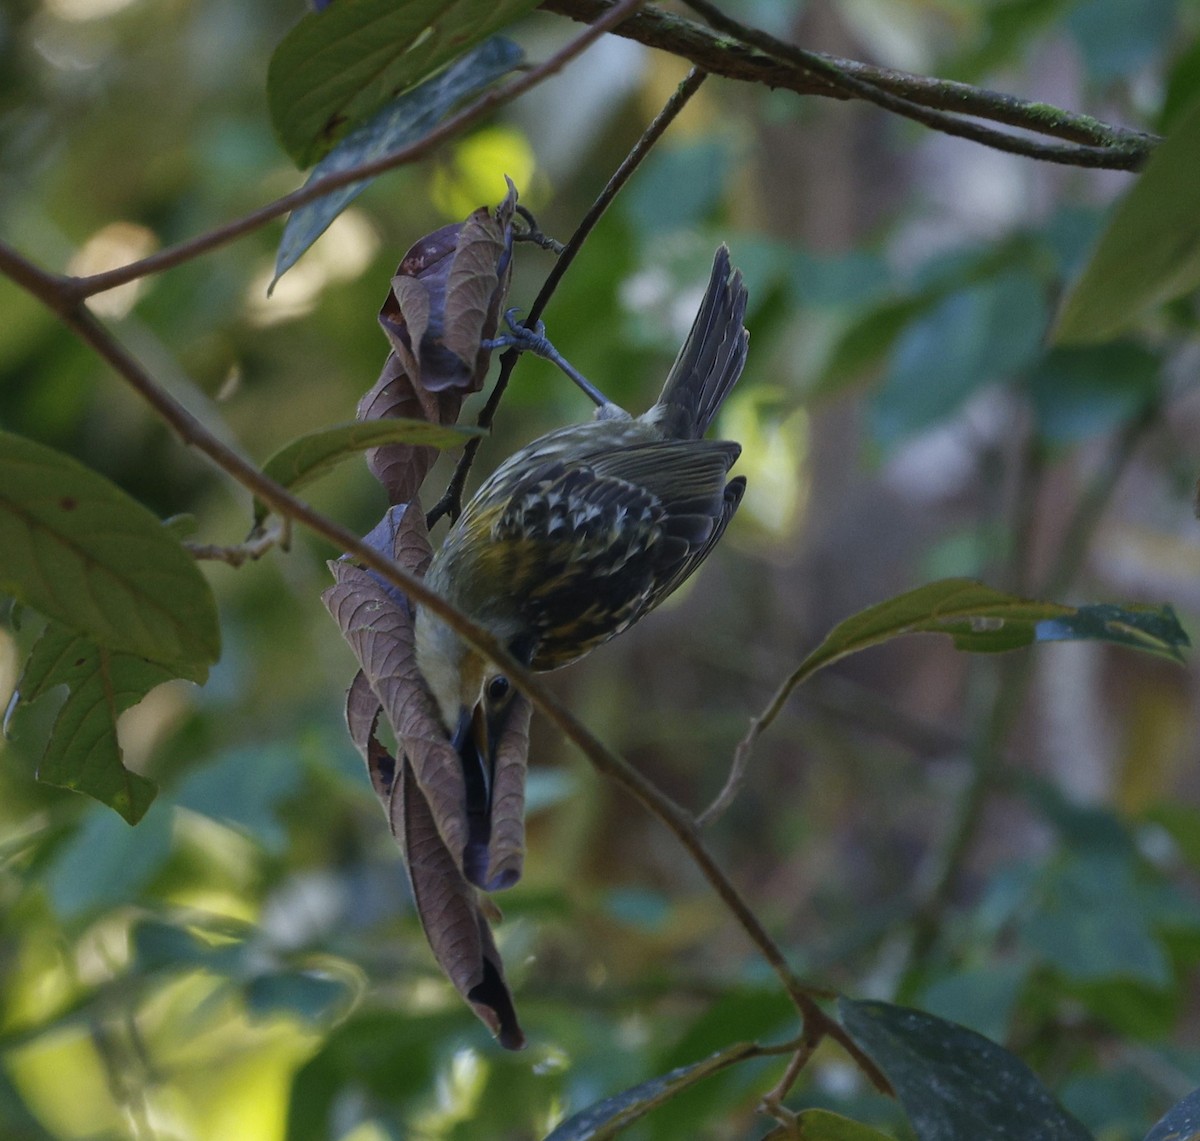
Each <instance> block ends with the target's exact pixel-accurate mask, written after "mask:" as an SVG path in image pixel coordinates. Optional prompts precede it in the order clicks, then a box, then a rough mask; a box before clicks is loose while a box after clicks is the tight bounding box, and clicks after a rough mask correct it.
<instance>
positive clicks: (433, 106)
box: [268, 36, 522, 292]
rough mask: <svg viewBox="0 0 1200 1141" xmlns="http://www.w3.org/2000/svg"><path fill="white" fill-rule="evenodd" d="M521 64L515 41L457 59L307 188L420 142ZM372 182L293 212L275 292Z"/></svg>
mask: <svg viewBox="0 0 1200 1141" xmlns="http://www.w3.org/2000/svg"><path fill="white" fill-rule="evenodd" d="M521 59H522V52H521V49H520V48H519V47H518V46H517V45H516V44H514V43H513V42H512V41H511V40H506V39H503V38H502V37H500V36H494V37H492V38H491V39H489V40H487V41H486V42H484V43H482V44H480V45H479V46H478V47H477V48H475V49H474V50H473V51H470V52H468V53H467V54H466V55H464V56H462V57H461V58H460V59H456V60H455V61H454V62H453V63H451V64H450V65H449V67H447V68H446V69H445V71H442V72H440V73H439V74H438V75H435V76H434V77H433V78H432V79H429V80H427V81H426V82H424V83H422V84H421V85H420V86H419V87H416V88H414V89H413V90H412V91H409V92H408V93H406V94H404V95H402V96H400V98H398V99H396V100H394V101H393V102H391V103H389V104H388V105H387V106H385V107H384V108H382V109H381V110H380V111H379V112H378V114H376V115H375V116H374V117H373V118H372V119H371V120H370V122H368V123H365V124H364V125H363V126H361V127H359V128H358V130H356V131H354V132H352V133H351V134H349V135H347V136H346V138H344V139H343V140H342V141H341V142H340V143H338V144H337V146H336V147H334V148H333V150H332V151H330V153H329V154H327V155H326V156H325V157H324V158H323V159H322V160H321V161H320V162H319V163H318V164H317V165H316V166H315V167H314V168H313V172H312V174H311V175H310V176H309V178H308V182H313V181H316V180H319V179H321V178H325V177H326V176H328V175H331V174H337V173H339V172H341V171H343V170H350V169H352V168H353V167H357V166H361V165H362V164H363V163H365V162H371V161H373V160H375V159H380V158H384V157H385V156H387V155H389V154H392V153H394V152H395V151H399V150H402V149H403V148H404V147H406V146H409V145H410V144H412V143H415V142H417V141H419V140H420V139H421V138H423V137H424V136H425V135H427V134H428V133H429V132H430V131H431V130H433V128H434V127H435V126H437V124H438V122H439V121H440V120H441V119H442V118H444V117H445V116H446V114H447V113H448V112H450V111H451V110H452V109H453V108H454V107H455V106H456V105H457V104H459V103H460V102H462V101H463V100H464V99H465V98H467V97H468V96H470V95H474V94H475V93H476V92H479V91H481V90H482V89H483V88H485V87H487V86H488V85H489V84H490V83H492V82H493V81H495V80H496V79H499V78H500V76H502V75H504V74H505V72H507V71H510V70H511V69H512V68H514V67H516V66H517V65H518V64H519V63H520V62H521ZM371 181H372V180H371V179H364V180H362V181H361V182H354V183H351V184H350V185H349V186H343V187H341V188H339V189H337V190H331V191H330V192H329V193H328V194H326V195H325V196H324V197H322V198H318V199H317V200H316V201H315V202H310V203H308V205H306V206H301V207H299V208H298V209H296V210H293V211H292V213H291V214H290V215H289V216H288V220H287V225H285V226H284V229H283V237H282V238H281V239H280V242H279V253H278V255H277V256H276V259H275V278H274V280H273V281H272V282H271V288H272V289H273V288H274V287H275V282H277V281H278V280H279V279H280V278H281V277H282V276H283V275H284V274H285V273H286V272H287V271H288V270H289V269H290V268H291V267H292V266H293V265H295V264H296V262H297V261H298V260H299V259H300V257H301V255H302V254H304V252H305V251H306V250H307V249H308V248H309V247H310V246H311V245H312V244H313V242H315V241H316V240H317V238H319V237H320V236H321V235H322V234H323V233H324V232H325V230H326V228H327V227H328V226H329V223H330V222H332V221H333V220H334V218H336V217H337V216H338V215H339V214H340V213H341V212H342V211H343V210H344V209H345V208H346V207H347V206H348V205H349V204H350V203H351V202H353V201H354V199H355V198H357V197H358V196H359V195H360V194H361V193H362V192H363V191H364V190H365V189H366V188H367V186H369V185H370V183H371ZM305 185H308V183H305ZM268 292H269V290H268Z"/></svg>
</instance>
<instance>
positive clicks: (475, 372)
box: [358, 182, 517, 504]
mask: <svg viewBox="0 0 1200 1141" xmlns="http://www.w3.org/2000/svg"><path fill="white" fill-rule="evenodd" d="M516 200H517V195H516V189H515V188H514V187H513V186H512V183H511V182H510V183H509V193H508V195H507V197H506V198H505V199H504V201H503V202H501V203H500V205H499V206H498V207H497V208H496V210H495V212H494V213H492V212H490V211H489V210H488V209H487V208H486V207H483V206H481V207H479V209H477V210H475V211H474V212H473V213H472V214H471V215H470V217H468V218H467V219H466V221H465V222H456V223H454V224H452V225H449V226H443V227H442V228H441V229H440V230H435V231H434V232H433V233H432V234H427V235H426V236H425V237H423V238H422V239H421V240H420V241H418V242H416V243H415V244H414V245H413V246H412V248H411V249H409V251H408V252H407V253H406V254H405V255H404V257H403V258H402V259H401V262H400V265H399V267H398V268H397V270H396V275H395V277H393V278H392V287H391V290H390V292H389V293H388V296H387V298H386V299H385V300H384V303H383V306H382V307H381V308H380V310H379V323H380V325H381V326H382V328H383V331H384V333H385V334H386V336H387V338H388V341H389V342H390V344H391V346H392V352H391V354H390V355H389V356H388V358H387V361H386V362H385V363H384V367H383V371H382V373H381V375H380V377H379V380H378V381H377V382H376V383H375V385H374V387H372V388H371V390H370V391H369V392H368V393H367V394H366V395H365V396H364V397H363V399H362V400H361V401H360V402H359V406H358V418H359V419H360V420H375V419H381V418H383V417H390V416H406V417H413V418H420V419H425V420H429V421H432V422H434V423H438V424H452V423H454V422H455V421H456V420H457V419H458V414H459V412H460V410H461V408H462V401H463V398H464V397H465V396H467V395H468V394H470V393H472V392H478V391H479V389H480V387H482V385H483V378H484V376H486V374H487V370H488V365H489V363H490V361H491V350H490V349H488V348H485V347H484V343H485V342H486V341H488V340H490V339H491V338H492V337H494V336H495V334H496V330H497V327H498V325H499V320H500V310H501V307H502V305H503V303H504V297H505V295H506V294H507V292H508V282H509V277H510V275H511V269H512V218H513V213H514V210H515V208H516ZM436 458H437V453H436V452H435V451H433V450H432V449H430V448H414V447H411V446H409V445H403V444H401V445H386V446H383V447H380V448H375V449H373V450H371V451H369V452H368V453H367V463H368V465H369V467H370V469H371V472H372V474H374V476H375V477H376V479H378V480H379V481H380V483H382V484H383V486H384V488H385V489H386V491H387V493H388V498H389V500H390V502H392V503H393V504H396V503H407V502H409V501H410V500H411V499H412V498H413V497H414V496H415V495H416V493H417V491H418V490H419V488H420V486H421V483H422V482H423V481H424V479H425V476H426V475H427V474H428V472H429V469H430V468H431V467H432V466H433V462H434V460H435V459H436Z"/></svg>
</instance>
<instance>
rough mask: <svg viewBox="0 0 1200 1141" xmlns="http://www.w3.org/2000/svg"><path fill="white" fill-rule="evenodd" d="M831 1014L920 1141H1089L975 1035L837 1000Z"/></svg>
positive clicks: (874, 1005)
mask: <svg viewBox="0 0 1200 1141" xmlns="http://www.w3.org/2000/svg"><path fill="white" fill-rule="evenodd" d="M838 1009H839V1011H840V1014H841V1019H842V1024H843V1025H844V1026H845V1027H846V1029H847V1031H849V1033H850V1036H851V1037H852V1038H853V1039H854V1041H855V1042H857V1043H858V1045H859V1046H860V1047H861V1048H862V1049H863V1050H864V1051H866V1053H867V1054H868V1055H869V1056H870V1058H871V1059H872V1061H874V1062H875V1064H876V1065H878V1066H879V1068H880V1069H881V1070H883V1072H884V1074H885V1075H886V1076H887V1079H888V1081H889V1082H891V1083H892V1086H893V1088H894V1089H895V1091H896V1096H897V1097H898V1098H899V1099H900V1104H901V1105H903V1106H904V1112H905V1113H906V1114H907V1115H908V1120H909V1122H910V1123H911V1124H912V1127H913V1130H914V1131H915V1133H916V1135H917V1137H918V1138H919V1139H920V1141H963V1138H968V1137H969V1138H976V1139H978V1141H984V1139H985V1138H986V1139H990V1138H996V1139H1000V1138H1013V1141H1017V1139H1018V1138H1019V1139H1020V1141H1025V1139H1026V1138H1034V1137H1036V1138H1037V1139H1038V1141H1092V1139H1091V1136H1090V1134H1089V1133H1088V1131H1087V1130H1086V1129H1084V1127H1083V1126H1082V1125H1081V1124H1080V1123H1079V1121H1077V1120H1076V1119H1075V1118H1074V1117H1072V1116H1071V1115H1070V1114H1069V1113H1067V1111H1066V1110H1065V1109H1063V1107H1062V1106H1061V1105H1059V1103H1058V1102H1057V1101H1055V1099H1054V1097H1053V1096H1052V1095H1051V1094H1050V1092H1049V1091H1048V1090H1047V1089H1046V1088H1045V1086H1043V1085H1042V1084H1041V1082H1039V1081H1038V1079H1037V1078H1036V1077H1035V1076H1034V1074H1033V1073H1032V1071H1030V1069H1029V1067H1028V1066H1026V1065H1025V1063H1024V1062H1022V1061H1021V1060H1020V1058H1017V1057H1016V1056H1015V1055H1013V1054H1010V1053H1009V1052H1008V1051H1007V1050H1005V1049H1004V1048H1003V1047H1001V1046H997V1045H996V1043H995V1042H990V1041H988V1039H986V1038H984V1037H983V1036H982V1035H980V1034H976V1033H975V1031H973V1030H967V1029H966V1028H965V1027H963V1026H956V1025H955V1024H954V1023H953V1022H945V1021H943V1020H942V1019H940V1018H934V1017H933V1015H931V1014H924V1013H922V1012H921V1011H919V1010H908V1009H905V1008H904V1007H900V1006H892V1005H890V1004H889V1003H886V1002H854V1001H852V1000H851V999H847V998H841V999H839V1000H838Z"/></svg>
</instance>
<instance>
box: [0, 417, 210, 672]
mask: <svg viewBox="0 0 1200 1141" xmlns="http://www.w3.org/2000/svg"><path fill="white" fill-rule="evenodd" d="M0 552H2V554H0V594H9V595H11V596H12V597H14V598H16V599H19V600H20V601H21V602H23V603H25V604H26V605H27V606H30V607H32V608H33V609H34V610H38V611H40V612H41V613H42V614H45V615H46V616H47V617H48V618H51V619H53V620H54V621H56V622H60V623H61V624H62V625H63V626H66V627H67V628H68V629H70V630H74V631H77V632H79V633H80V634H86V635H87V636H88V638H90V639H91V640H92V641H94V642H96V643H97V644H98V645H100V646H104V647H106V648H108V649H110V650H115V651H123V652H126V653H129V654H136V655H137V656H139V657H142V658H148V659H150V660H151V661H155V662H163V663H167V664H178V663H183V664H186V665H188V666H189V668H194V667H197V666H200V665H205V664H209V663H211V662H215V661H216V660H217V658H218V657H219V655H220V646H221V635H220V630H219V628H218V624H217V611H216V606H215V604H214V602H213V596H212V591H211V590H210V589H209V586H208V583H207V581H206V580H205V578H204V576H203V575H202V574H201V573H200V572H199V570H197V569H196V564H195V562H194V561H193V559H192V557H191V556H190V555H189V554H188V553H187V552H186V551H185V550H184V549H183V548H182V547H181V546H180V544H179V542H178V540H177V539H176V538H175V537H173V536H172V535H171V533H170V532H169V531H168V530H167V529H166V528H164V527H163V525H162V524H161V523H160V522H159V520H158V519H156V518H155V516H154V515H152V514H151V513H150V512H149V511H147V510H146V508H145V507H143V506H142V505H141V504H140V503H138V502H137V501H136V500H134V499H131V498H130V497H129V496H128V495H126V494H125V492H123V491H122V490H121V489H120V488H119V487H117V486H116V485H115V484H112V483H110V482H109V481H108V480H107V479H105V478H104V477H103V476H101V475H98V474H97V473H96V472H94V471H91V470H90V469H89V468H86V467H84V465H83V464H81V463H79V462H78V461H77V460H73V459H72V458H71V457H70V456H65V455H63V454H62V453H61V452H56V451H55V450H54V449H52V448H47V447H44V446H43V445H41V444H37V443H34V441H32V440H27V439H24V438H23V437H21V436H15V435H12V434H11V433H8V432H0Z"/></svg>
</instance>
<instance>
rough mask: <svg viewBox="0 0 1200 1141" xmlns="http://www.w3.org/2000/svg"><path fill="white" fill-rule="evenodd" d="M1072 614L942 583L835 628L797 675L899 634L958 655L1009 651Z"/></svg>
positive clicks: (970, 583)
mask: <svg viewBox="0 0 1200 1141" xmlns="http://www.w3.org/2000/svg"><path fill="white" fill-rule="evenodd" d="M1073 613H1074V611H1073V609H1072V608H1071V607H1070V606H1063V605H1061V604H1059V603H1057V602H1033V601H1030V600H1029V599H1025V598H1016V597H1014V596H1013V595H1011V594H1005V593H1004V592H1003V591H999V590H993V589H992V588H991V587H990V586H985V585H984V584H983V583H981V582H975V581H974V580H973V579H967V578H950V579H943V580H942V581H940V582H931V583H927V584H926V585H925V586H919V587H917V588H916V589H915V590H910V591H908V592H906V593H905V594H900V595H897V596H896V597H895V598H889V599H888V600H887V601H886V602H880V603H877V604H876V605H875V606H869V607H868V608H867V609H866V610H863V611H860V612H859V613H858V614H855V615H852V616H851V617H850V618H847V619H846V620H845V621H843V622H840V623H838V625H837V626H835V627H834V628H833V630H832V631H831V632H830V634H829V636H828V637H826V639H825V640H824V641H823V642H822V643H821V644H820V645H819V646H818V647H817V648H816V649H815V650H814V651H813V652H812V653H811V654H809V656H808V657H807V658H805V659H804V662H803V663H802V665H801V667H800V669H801V671H803V673H805V674H809V673H815V672H816V671H817V670H819V669H823V668H824V667H825V666H827V665H830V664H832V663H833V662H835V661H837V660H838V659H839V658H844V657H845V656H846V655H847V654H853V653H857V652H858V651H859V650H865V649H866V648H867V647H868V646H876V645H878V644H879V643H881V642H886V641H888V640H889V639H891V638H896V637H899V636H900V635H901V634H949V635H950V636H951V637H952V638H953V639H954V644H955V645H956V646H957V647H958V648H959V649H960V650H976V651H980V650H983V651H995V650H1011V649H1015V648H1017V647H1018V646H1027V645H1029V644H1030V643H1031V642H1033V641H1034V638H1035V636H1036V626H1037V623H1038V622H1041V621H1043V620H1044V619H1047V618H1057V617H1067V616H1070V615H1071V614H1073Z"/></svg>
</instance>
